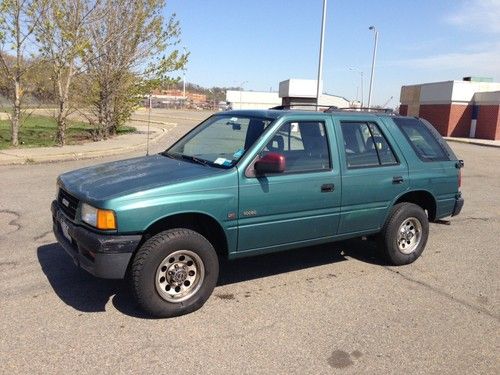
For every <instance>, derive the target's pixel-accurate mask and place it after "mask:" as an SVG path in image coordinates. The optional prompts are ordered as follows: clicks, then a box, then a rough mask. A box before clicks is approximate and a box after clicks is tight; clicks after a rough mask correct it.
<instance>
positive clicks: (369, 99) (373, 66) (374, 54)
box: [368, 26, 378, 108]
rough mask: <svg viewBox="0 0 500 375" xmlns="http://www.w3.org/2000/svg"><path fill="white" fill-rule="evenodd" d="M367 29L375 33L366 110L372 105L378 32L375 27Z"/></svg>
mask: <svg viewBox="0 0 500 375" xmlns="http://www.w3.org/2000/svg"><path fill="white" fill-rule="evenodd" d="M368 29H369V30H373V31H374V32H375V42H374V44H373V58H372V74H371V76H370V91H369V92H368V108H370V106H371V104H372V91H373V79H374V76H375V60H376V58H377V42H378V31H377V29H376V28H375V26H370V27H369V28H368Z"/></svg>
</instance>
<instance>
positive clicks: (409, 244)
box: [397, 217, 422, 254]
mask: <svg viewBox="0 0 500 375" xmlns="http://www.w3.org/2000/svg"><path fill="white" fill-rule="evenodd" d="M421 238H422V224H421V223H420V220H418V219H417V218H415V217H410V218H408V219H405V220H404V221H403V223H402V224H401V226H400V227H399V230H398V237H397V243H398V248H399V251H400V252H402V253H403V254H411V253H412V252H414V251H415V249H416V248H417V247H418V245H419V244H420V240H421Z"/></svg>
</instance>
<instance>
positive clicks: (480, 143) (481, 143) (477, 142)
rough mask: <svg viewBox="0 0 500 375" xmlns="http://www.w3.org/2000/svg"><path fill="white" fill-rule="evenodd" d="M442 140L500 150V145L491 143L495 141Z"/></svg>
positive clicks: (448, 138) (447, 138)
mask: <svg viewBox="0 0 500 375" xmlns="http://www.w3.org/2000/svg"><path fill="white" fill-rule="evenodd" d="M444 139H446V141H447V142H457V143H467V144H470V145H476V146H483V147H495V148H500V143H499V144H495V143H491V142H495V141H488V140H485V141H481V140H476V139H469V138H450V137H444Z"/></svg>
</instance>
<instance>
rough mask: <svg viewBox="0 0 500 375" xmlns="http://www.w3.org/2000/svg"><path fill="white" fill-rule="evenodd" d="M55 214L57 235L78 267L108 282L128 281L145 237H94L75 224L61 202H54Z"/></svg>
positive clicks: (53, 220)
mask: <svg viewBox="0 0 500 375" xmlns="http://www.w3.org/2000/svg"><path fill="white" fill-rule="evenodd" d="M51 211H52V229H53V231H54V235H55V236H56V239H57V241H58V242H59V244H60V245H61V246H62V247H63V248H64V250H66V252H67V253H68V254H69V255H70V256H71V258H72V259H73V261H74V262H75V264H76V265H77V266H78V267H81V268H83V269H84V270H86V271H87V272H89V273H91V274H92V275H94V276H96V277H102V278H105V279H123V278H124V277H125V273H126V271H127V267H128V264H129V262H130V258H131V257H132V254H133V253H134V251H135V249H137V246H138V245H139V242H140V241H141V239H142V236H141V235H114V234H99V233H94V232H92V231H90V230H88V229H86V228H84V227H81V226H77V225H75V224H73V223H72V222H71V221H70V220H69V219H68V218H67V217H66V215H65V214H64V213H63V212H62V210H61V209H60V208H59V205H58V203H57V201H53V202H52V205H51ZM61 223H63V224H61ZM61 225H64V226H65V228H67V230H65V232H66V234H68V235H69V237H70V238H67V237H66V235H65V233H63V230H62V227H61Z"/></svg>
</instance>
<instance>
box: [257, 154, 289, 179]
mask: <svg viewBox="0 0 500 375" xmlns="http://www.w3.org/2000/svg"><path fill="white" fill-rule="evenodd" d="M254 168H255V172H256V174H265V173H283V172H284V171H285V168H286V161H285V156H284V155H281V154H278V153H277V152H270V153H268V154H266V155H264V156H263V157H261V158H260V159H259V160H257V161H256V162H255V166H254Z"/></svg>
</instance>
